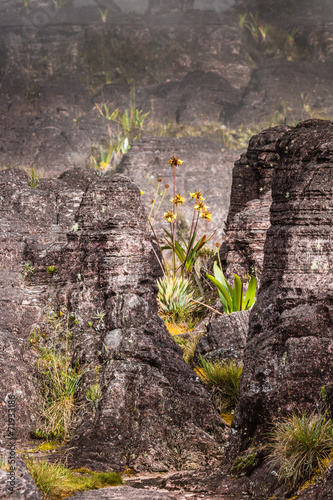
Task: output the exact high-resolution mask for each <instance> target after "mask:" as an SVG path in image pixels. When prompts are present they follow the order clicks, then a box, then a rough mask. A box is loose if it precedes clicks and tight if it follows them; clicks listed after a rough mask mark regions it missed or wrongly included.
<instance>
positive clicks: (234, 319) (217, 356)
mask: <svg viewBox="0 0 333 500" xmlns="http://www.w3.org/2000/svg"><path fill="white" fill-rule="evenodd" d="M249 314H250V311H240V312H236V313H233V314H230V316H227V315H226V314H224V315H223V316H218V317H217V318H215V319H212V320H211V321H209V323H208V324H207V327H206V333H205V334H204V336H203V337H202V338H201V339H200V340H199V343H198V345H197V347H196V349H195V353H194V358H193V363H194V364H195V365H198V364H200V356H201V357H202V358H204V359H208V360H209V361H216V360H228V359H234V360H237V361H242V359H243V354H244V349H245V345H246V338H247V331H248V327H249Z"/></svg>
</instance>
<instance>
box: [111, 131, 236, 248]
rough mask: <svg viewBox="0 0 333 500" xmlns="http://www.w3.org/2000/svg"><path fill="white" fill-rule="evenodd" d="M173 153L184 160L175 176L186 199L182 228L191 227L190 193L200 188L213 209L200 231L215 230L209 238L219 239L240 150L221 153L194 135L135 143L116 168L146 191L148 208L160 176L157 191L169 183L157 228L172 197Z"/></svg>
mask: <svg viewBox="0 0 333 500" xmlns="http://www.w3.org/2000/svg"><path fill="white" fill-rule="evenodd" d="M173 155H177V156H178V157H179V158H180V159H181V160H183V164H182V165H181V167H179V168H178V169H177V178H176V182H177V193H180V194H181V195H182V196H184V198H185V199H186V200H187V203H185V204H184V205H183V206H182V207H181V209H180V214H181V218H180V224H181V226H182V228H183V229H184V230H188V231H189V229H190V227H191V222H192V217H193V206H194V205H193V202H192V203H191V202H190V200H191V197H190V194H189V193H190V192H194V191H196V190H199V191H201V192H202V193H203V194H204V197H205V204H207V206H208V207H209V210H210V211H211V212H212V220H211V222H209V223H207V224H206V222H208V221H203V223H202V224H201V228H199V231H202V232H203V234H204V233H205V234H207V236H208V235H210V234H211V233H212V232H213V231H214V230H215V229H216V233H215V236H214V238H213V240H212V241H213V242H215V241H216V242H221V241H222V239H223V224H224V221H225V220H226V218H227V213H228V208H229V196H230V195H229V193H230V187H231V172H232V166H233V163H234V161H235V160H236V158H238V156H239V152H237V151H227V152H221V148H220V146H219V145H218V144H217V143H216V142H214V141H210V140H207V139H199V138H194V137H188V138H181V139H180V138H179V139H178V138H174V139H167V138H155V139H142V140H140V141H138V142H136V143H135V144H134V145H133V147H132V148H131V149H130V151H129V152H128V154H126V155H125V156H124V157H123V159H122V161H121V163H120V165H119V168H118V170H119V172H120V173H124V174H125V175H127V176H129V177H130V178H131V179H133V181H134V182H135V183H136V184H137V185H138V186H140V189H142V190H143V191H144V192H145V193H144V195H143V197H142V199H143V201H144V203H145V205H146V208H147V210H148V211H149V210H150V207H151V200H152V199H153V198H154V197H155V193H156V186H157V180H158V178H159V177H160V178H162V183H161V189H160V191H163V188H164V185H165V184H169V185H170V188H169V189H168V191H167V194H166V196H165V200H164V201H163V203H162V205H161V209H160V211H159V213H158V216H157V218H156V219H155V225H156V227H157V228H158V229H159V230H161V226H162V216H163V214H164V212H166V211H168V210H170V207H171V203H170V201H169V199H170V198H172V197H173V192H172V186H173V168H172V167H170V165H169V163H168V161H169V159H170V158H171V156H173ZM159 199H160V198H159ZM159 199H158V200H157V203H158V201H159ZM192 201H193V200H192ZM157 203H156V206H157ZM155 208H156V207H155ZM162 234H163V233H162Z"/></svg>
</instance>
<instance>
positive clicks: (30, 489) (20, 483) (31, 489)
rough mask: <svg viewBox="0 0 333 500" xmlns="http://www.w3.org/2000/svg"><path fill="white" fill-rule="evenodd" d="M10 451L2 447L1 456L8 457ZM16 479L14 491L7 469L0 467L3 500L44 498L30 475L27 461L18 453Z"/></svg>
mask: <svg viewBox="0 0 333 500" xmlns="http://www.w3.org/2000/svg"><path fill="white" fill-rule="evenodd" d="M8 454H9V451H8V450H5V449H4V448H0V456H2V457H7V458H8V456H9V455H8ZM15 467H16V469H15V479H14V480H12V483H13V485H12V486H11V487H12V488H13V491H12V490H11V491H9V489H8V486H9V485H8V482H7V481H8V474H7V471H5V470H2V469H0V498H1V500H42V495H41V494H40V492H39V491H38V489H37V486H36V485H35V483H34V481H33V479H32V477H31V476H30V474H29V472H28V469H27V468H26V466H25V463H24V462H23V460H22V459H21V458H19V457H18V456H17V455H16V457H15Z"/></svg>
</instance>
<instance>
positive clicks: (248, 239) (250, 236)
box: [220, 127, 289, 278]
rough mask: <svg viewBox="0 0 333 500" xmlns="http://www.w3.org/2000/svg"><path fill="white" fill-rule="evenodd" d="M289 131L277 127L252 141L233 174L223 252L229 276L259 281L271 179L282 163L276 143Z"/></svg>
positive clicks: (265, 131) (286, 128)
mask: <svg viewBox="0 0 333 500" xmlns="http://www.w3.org/2000/svg"><path fill="white" fill-rule="evenodd" d="M288 130H289V128H288V127H274V128H271V129H267V130H264V131H263V132H261V133H260V134H258V135H255V136H254V137H252V139H251V140H250V142H249V147H248V149H247V151H246V152H245V153H244V154H242V156H241V158H240V159H239V160H238V161H237V162H236V163H235V167H234V169H233V172H232V176H233V180H232V188H231V202H230V210H229V213H228V218H227V224H226V229H225V242H224V243H223V246H222V247H221V250H220V256H221V260H222V261H223V264H224V265H225V267H226V274H227V276H229V277H232V275H233V274H238V275H239V276H241V277H243V278H246V276H247V275H248V274H254V275H255V276H256V277H257V278H258V277H259V278H260V275H261V273H262V269H263V260H264V245H265V241H266V234H267V229H268V228H269V226H270V206H271V203H272V179H273V174H274V169H275V168H276V167H277V165H278V164H279V161H280V155H279V153H278V151H277V141H278V140H279V139H280V138H281V135H283V134H284V133H285V132H287V131H288Z"/></svg>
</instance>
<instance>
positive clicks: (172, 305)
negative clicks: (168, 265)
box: [157, 276, 202, 322]
mask: <svg viewBox="0 0 333 500" xmlns="http://www.w3.org/2000/svg"><path fill="white" fill-rule="evenodd" d="M157 287H158V295H157V302H158V305H159V309H160V315H161V316H162V317H164V318H167V319H172V320H173V321H175V322H177V321H182V320H184V319H186V318H187V317H189V316H191V315H194V314H196V313H198V312H199V311H200V310H201V309H202V306H201V305H199V304H197V303H196V302H193V299H194V295H195V290H193V289H192V284H191V282H190V281H189V280H188V279H187V278H184V277H179V278H173V277H170V276H164V277H163V278H161V279H160V280H158V281H157ZM200 299H201V298H200V297H199V298H197V297H196V300H199V301H200Z"/></svg>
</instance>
